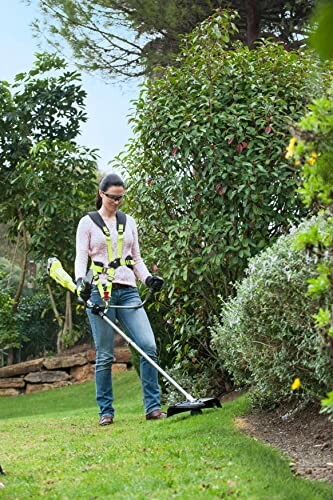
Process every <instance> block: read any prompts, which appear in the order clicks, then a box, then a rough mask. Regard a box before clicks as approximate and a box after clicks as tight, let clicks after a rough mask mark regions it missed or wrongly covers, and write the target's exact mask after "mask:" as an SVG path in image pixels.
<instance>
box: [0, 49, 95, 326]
mask: <svg viewBox="0 0 333 500" xmlns="http://www.w3.org/2000/svg"><path fill="white" fill-rule="evenodd" d="M0 94H1V99H0V182H1V185H2V186H3V192H2V198H1V201H0V222H2V223H5V224H6V225H7V227H8V228H9V234H10V235H11V236H12V238H13V239H16V240H18V242H19V243H20V245H21V248H22V255H23V258H22V264H21V279H20V282H19V284H18V288H17V291H16V294H15V298H14V303H13V310H14V312H15V311H16V310H17V307H18V305H19V301H20V298H21V295H22V290H23V285H24V280H25V275H26V269H27V262H28V255H30V258H33V259H35V260H38V261H39V262H42V263H43V265H45V264H46V259H47V258H48V257H50V256H59V257H60V259H61V261H62V262H63V264H64V266H65V267H66V268H72V266H73V261H74V255H75V230H76V225H77V222H78V220H79V218H80V217H81V216H82V213H83V211H84V210H86V209H87V207H89V205H90V204H91V205H92V203H93V199H92V197H93V193H94V191H95V176H96V152H95V151H90V150H88V149H87V148H83V147H79V146H78V145H77V144H76V142H75V139H76V137H77V135H78V134H79V132H80V126H81V124H82V122H84V121H85V120H86V115H85V112H84V99H85V95H86V94H85V92H84V90H82V88H81V84H80V75H79V74H78V73H77V72H70V71H68V70H67V67H66V64H65V62H64V60H63V59H60V58H58V57H57V56H54V55H49V54H37V56H36V61H35V64H34V66H33V68H32V69H31V70H30V71H29V72H27V73H20V74H18V75H16V78H15V82H14V83H13V84H12V85H10V84H9V83H7V82H0ZM43 274H45V273H43ZM67 311H68V312H66V319H67V318H68V315H69V312H70V308H67ZM68 323H70V322H69V321H68V322H66V321H65V323H64V325H65V326H66V327H67V324H68ZM64 328H65V327H64Z"/></svg>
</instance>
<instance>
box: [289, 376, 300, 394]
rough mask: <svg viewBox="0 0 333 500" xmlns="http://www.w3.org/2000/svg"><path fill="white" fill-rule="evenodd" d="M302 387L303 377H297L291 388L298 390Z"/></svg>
mask: <svg viewBox="0 0 333 500" xmlns="http://www.w3.org/2000/svg"><path fill="white" fill-rule="evenodd" d="M300 387H301V379H299V378H295V380H294V382H293V384H292V386H291V390H292V391H297V389H299V388H300Z"/></svg>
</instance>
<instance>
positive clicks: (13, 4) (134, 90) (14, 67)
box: [0, 0, 138, 172]
mask: <svg viewBox="0 0 333 500" xmlns="http://www.w3.org/2000/svg"><path fill="white" fill-rule="evenodd" d="M33 4H35V6H34V5H32V6H30V7H29V6H27V5H26V4H24V3H23V2H22V0H0V80H7V81H9V82H12V81H13V79H14V76H15V75H16V74H17V73H20V72H22V71H27V70H29V69H30V68H31V66H32V64H33V61H34V53H35V52H40V51H41V49H40V48H39V47H38V45H37V41H36V39H34V37H33V32H32V28H31V27H30V24H31V22H32V21H33V19H34V18H35V17H36V15H37V14H38V9H37V8H36V2H33ZM45 49H46V47H45ZM49 50H50V49H49ZM82 77H83V84H82V85H83V88H84V89H85V91H86V92H87V94H88V96H87V101H86V112H87V114H88V122H87V123H86V124H84V125H83V127H82V134H81V136H80V138H79V139H78V142H79V143H80V144H82V145H84V146H87V147H90V148H97V149H99V150H100V156H101V160H100V161H99V169H100V170H101V171H102V172H108V171H110V167H109V166H108V165H107V163H108V161H110V160H112V158H113V157H114V156H115V155H117V154H118V153H119V152H120V151H122V150H123V149H124V145H125V144H126V142H127V141H128V139H129V137H130V136H131V129H130V126H129V125H128V114H129V112H130V108H131V101H132V100H133V99H135V98H136V97H137V96H138V87H137V82H131V83H127V84H124V83H118V84H115V83H112V84H111V83H106V82H105V81H103V80H102V79H101V77H100V76H99V75H98V74H95V75H88V74H84V73H83V74H82Z"/></svg>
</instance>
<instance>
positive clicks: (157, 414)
mask: <svg viewBox="0 0 333 500" xmlns="http://www.w3.org/2000/svg"><path fill="white" fill-rule="evenodd" d="M166 416H167V414H166V413H164V412H163V411H161V410H154V411H151V412H150V413H147V415H146V420H158V419H160V418H166Z"/></svg>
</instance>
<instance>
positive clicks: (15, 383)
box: [0, 377, 25, 389]
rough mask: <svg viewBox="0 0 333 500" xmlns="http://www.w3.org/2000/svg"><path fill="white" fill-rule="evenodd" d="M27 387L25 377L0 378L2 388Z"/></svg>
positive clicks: (0, 387)
mask: <svg viewBox="0 0 333 500" xmlns="http://www.w3.org/2000/svg"><path fill="white" fill-rule="evenodd" d="M22 387H25V382H24V380H23V378H21V377H16V378H0V389H8V388H14V389H15V388H22Z"/></svg>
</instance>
